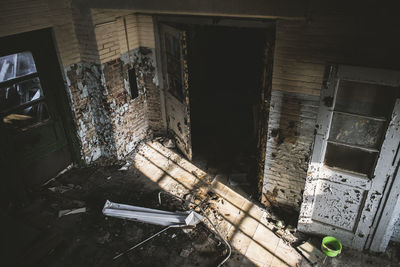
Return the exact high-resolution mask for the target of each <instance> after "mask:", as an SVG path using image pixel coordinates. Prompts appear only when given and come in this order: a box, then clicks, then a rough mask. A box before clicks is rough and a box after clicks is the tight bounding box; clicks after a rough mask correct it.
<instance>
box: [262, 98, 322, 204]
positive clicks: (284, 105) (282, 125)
mask: <svg viewBox="0 0 400 267" xmlns="http://www.w3.org/2000/svg"><path fill="white" fill-rule="evenodd" d="M318 105H319V98H318V97H315V96H310V95H306V94H299V93H290V92H284V91H278V90H273V91H272V94H271V105H270V113H269V121H268V138H267V153H266V160H265V171H264V173H265V177H267V178H268V180H264V187H263V195H262V202H263V203H264V204H266V205H271V204H272V205H280V206H286V207H293V206H294V207H296V209H299V208H300V204H301V200H302V195H303V189H304V185H305V177H306V175H307V168H308V161H309V157H310V151H311V145H312V142H313V137H314V126H315V120H316V116H317V111H318Z"/></svg>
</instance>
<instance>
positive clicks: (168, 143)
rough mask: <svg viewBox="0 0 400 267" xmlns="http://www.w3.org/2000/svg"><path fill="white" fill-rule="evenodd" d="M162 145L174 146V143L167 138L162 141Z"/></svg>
mask: <svg viewBox="0 0 400 267" xmlns="http://www.w3.org/2000/svg"><path fill="white" fill-rule="evenodd" d="M163 146H165V147H166V148H175V143H174V141H172V140H171V139H167V140H165V141H164V142H163Z"/></svg>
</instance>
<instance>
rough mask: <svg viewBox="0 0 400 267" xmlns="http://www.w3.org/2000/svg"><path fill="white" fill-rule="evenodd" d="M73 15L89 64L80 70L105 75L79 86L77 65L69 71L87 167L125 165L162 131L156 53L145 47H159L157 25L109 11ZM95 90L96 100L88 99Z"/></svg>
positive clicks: (87, 78)
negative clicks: (132, 77)
mask: <svg viewBox="0 0 400 267" xmlns="http://www.w3.org/2000/svg"><path fill="white" fill-rule="evenodd" d="M73 14H74V19H75V24H76V32H77V37H78V42H79V44H80V51H81V59H82V61H83V62H81V63H78V65H79V66H80V65H83V66H87V67H88V68H94V69H96V70H99V75H89V76H88V75H86V76H84V78H83V81H82V79H80V80H79V79H78V80H76V75H75V74H73V73H72V72H71V69H72V70H73V71H75V69H76V68H77V67H76V66H75V65H76V64H74V65H73V66H69V67H67V68H66V71H65V72H66V76H67V78H68V79H69V86H70V91H71V94H70V97H71V103H72V106H73V110H74V115H75V119H76V122H77V125H78V133H79V137H80V139H81V143H82V157H83V158H84V160H85V162H87V163H91V162H93V161H95V160H97V159H99V158H101V159H102V160H103V161H105V162H110V161H113V160H115V159H123V158H124V157H125V156H126V155H127V154H128V153H130V152H131V151H132V150H133V149H134V148H135V146H136V144H137V143H138V142H139V141H140V140H143V139H144V138H146V137H147V136H151V135H152V134H153V133H154V132H155V133H157V132H160V131H161V130H162V129H160V127H162V125H160V123H159V122H160V121H161V110H160V101H161V100H160V93H159V88H158V87H157V84H156V83H157V76H156V73H157V72H156V64H155V51H154V48H148V47H142V46H139V45H140V44H142V43H143V44H150V45H151V46H153V47H154V43H149V42H148V40H149V39H152V40H153V42H154V37H152V38H150V37H149V36H151V35H153V36H154V32H153V25H152V19H151V17H148V16H137V15H132V14H131V15H129V14H126V12H118V11H104V10H91V11H89V10H84V9H79V10H76V9H74V12H73ZM140 23H142V24H143V25H146V26H143V25H142V26H141V25H139V24H140ZM139 28H141V29H142V30H139ZM139 32H141V33H143V32H145V33H146V34H145V35H143V36H144V37H145V39H143V40H142V39H141V37H139ZM146 36H147V37H146ZM128 48H129V49H130V50H129V52H128ZM131 68H135V70H136V76H137V83H138V84H137V85H138V88H139V96H138V97H137V98H136V99H131V97H130V94H129V91H130V85H129V79H128V70H129V69H131ZM93 80H95V82H94V81H93ZM81 84H84V85H83V86H82V85H81ZM92 84H93V89H94V90H92V91H93V92H96V94H97V95H96V97H93V96H92V95H91V94H90V93H84V94H82V92H81V91H82V90H83V91H88V89H87V88H86V87H88V86H90V85H92ZM94 84H95V85H94ZM79 90H81V91H79ZM89 91H90V90H89ZM88 107H90V108H88Z"/></svg>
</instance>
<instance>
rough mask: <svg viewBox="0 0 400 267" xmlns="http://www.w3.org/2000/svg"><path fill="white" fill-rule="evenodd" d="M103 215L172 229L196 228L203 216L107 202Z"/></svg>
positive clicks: (195, 213)
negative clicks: (171, 227)
mask: <svg viewBox="0 0 400 267" xmlns="http://www.w3.org/2000/svg"><path fill="white" fill-rule="evenodd" d="M103 214H104V215H106V216H111V217H116V218H120V219H127V220H133V221H139V222H144V223H150V224H156V225H163V226H173V227H184V226H196V225H197V224H198V223H199V222H200V221H201V220H202V219H203V216H201V215H200V214H198V213H197V212H195V211H185V212H180V211H177V212H171V211H163V210H156V209H149V208H143V207H137V206H131V205H126V204H118V203H113V202H111V201H109V200H107V201H106V203H105V204H104V208H103Z"/></svg>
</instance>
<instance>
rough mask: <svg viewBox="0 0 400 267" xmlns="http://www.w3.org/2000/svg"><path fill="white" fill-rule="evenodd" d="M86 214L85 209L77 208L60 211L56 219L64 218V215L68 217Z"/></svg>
mask: <svg viewBox="0 0 400 267" xmlns="http://www.w3.org/2000/svg"><path fill="white" fill-rule="evenodd" d="M83 212H86V208H85V207H83V208H78V209H69V210H60V211H59V212H58V218H60V217H62V216H65V215H70V214H77V213H83Z"/></svg>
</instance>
